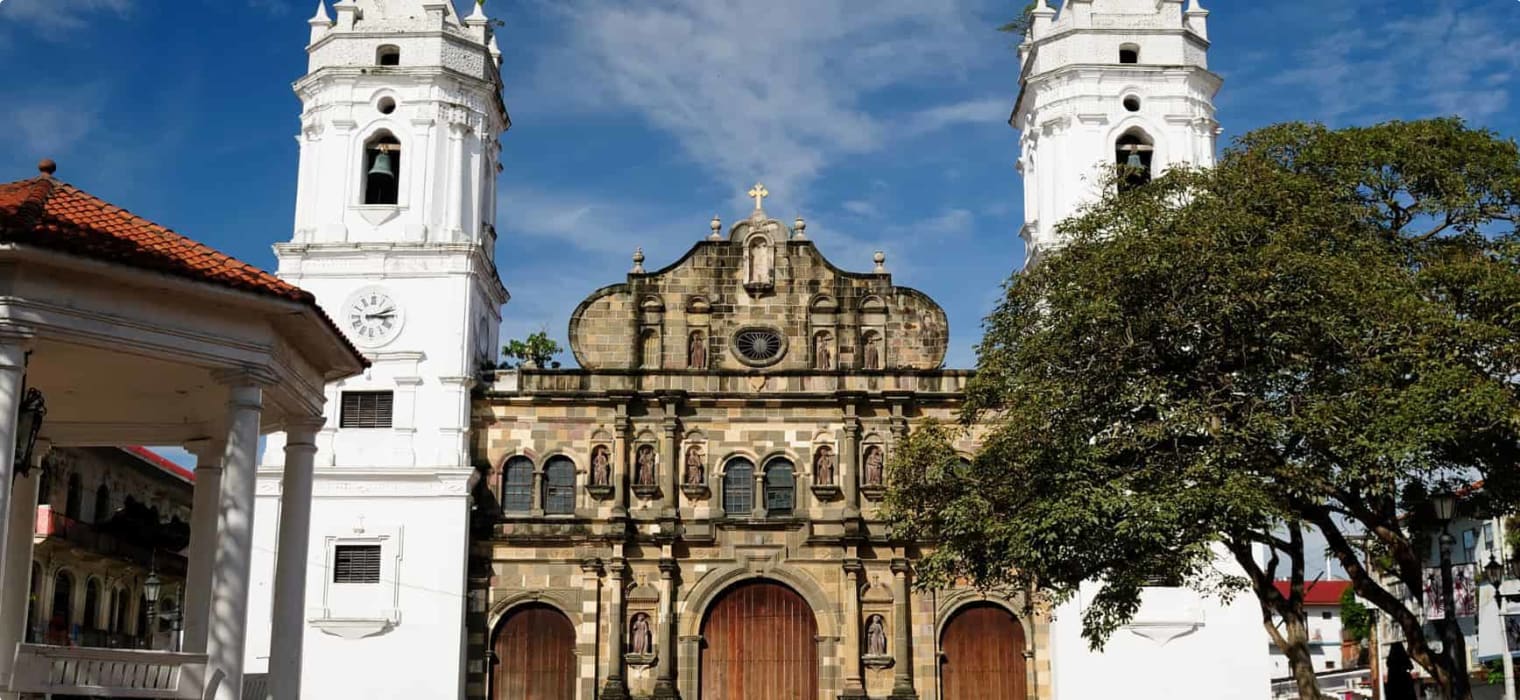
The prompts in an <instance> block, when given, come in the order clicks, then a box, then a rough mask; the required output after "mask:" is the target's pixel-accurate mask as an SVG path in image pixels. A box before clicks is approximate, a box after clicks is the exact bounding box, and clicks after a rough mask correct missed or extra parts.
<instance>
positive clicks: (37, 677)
mask: <svg viewBox="0 0 1520 700" xmlns="http://www.w3.org/2000/svg"><path fill="white" fill-rule="evenodd" d="M205 680H206V655H205V654H179V653H170V652H164V651H130V650H124V649H88V648H83V647H55V646H45V645H40V644H22V645H19V646H17V648H16V675H15V678H14V679H13V680H12V681H11V688H10V689H11V690H12V691H14V692H21V693H43V694H55V695H79V696H85V697H102V698H173V699H184V700H189V699H191V698H199V697H201V692H202V690H203V688H204V685H205Z"/></svg>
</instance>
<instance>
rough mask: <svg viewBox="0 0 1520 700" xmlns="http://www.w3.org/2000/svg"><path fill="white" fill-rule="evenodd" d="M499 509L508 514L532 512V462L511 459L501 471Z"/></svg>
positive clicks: (525, 458)
mask: <svg viewBox="0 0 1520 700" xmlns="http://www.w3.org/2000/svg"><path fill="white" fill-rule="evenodd" d="M501 509H502V510H503V511H506V512H508V513H527V512H528V511H531V510H533V460H530V459H528V458H527V457H513V458H512V459H509V460H507V465H506V466H505V467H503V468H502V470H501Z"/></svg>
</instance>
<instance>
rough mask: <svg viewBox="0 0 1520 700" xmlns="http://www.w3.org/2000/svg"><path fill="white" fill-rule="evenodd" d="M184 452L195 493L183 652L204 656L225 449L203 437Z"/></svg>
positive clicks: (215, 441)
mask: <svg viewBox="0 0 1520 700" xmlns="http://www.w3.org/2000/svg"><path fill="white" fill-rule="evenodd" d="M185 449H186V450H188V451H189V452H190V453H192V454H194V455H195V494H194V496H193V500H192V501H191V504H190V561H189V564H188V565H187V568H186V569H185V610H184V616H185V617H184V639H185V643H184V650H185V651H187V652H190V653H192V654H204V653H205V652H206V620H207V617H208V616H209V615H210V613H211V565H212V562H213V560H214V559H215V558H216V540H217V514H218V513H219V512H220V511H221V508H220V502H221V496H222V457H223V456H224V454H225V450H226V446H225V445H224V443H223V442H222V441H220V440H212V439H209V438H207V439H201V440H192V441H190V442H188V443H185Z"/></svg>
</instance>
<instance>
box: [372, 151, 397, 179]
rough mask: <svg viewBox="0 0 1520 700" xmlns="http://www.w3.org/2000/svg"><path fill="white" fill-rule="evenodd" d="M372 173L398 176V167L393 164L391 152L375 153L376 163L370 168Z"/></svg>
mask: <svg viewBox="0 0 1520 700" xmlns="http://www.w3.org/2000/svg"><path fill="white" fill-rule="evenodd" d="M369 174H370V175H383V176H385V177H392V178H393V177H396V169H395V168H394V167H392V166H391V154H389V153H386V152H385V151H381V152H380V153H378V154H376V155H375V164H374V165H371V166H370V168H369Z"/></svg>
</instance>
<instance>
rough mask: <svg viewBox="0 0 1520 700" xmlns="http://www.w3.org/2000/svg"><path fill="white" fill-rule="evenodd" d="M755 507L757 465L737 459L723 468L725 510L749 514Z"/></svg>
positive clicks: (742, 514)
mask: <svg viewBox="0 0 1520 700" xmlns="http://www.w3.org/2000/svg"><path fill="white" fill-rule="evenodd" d="M754 509H755V465H754V464H751V463H750V461H749V460H747V459H736V460H734V461H732V462H729V463H728V468H726V469H724V470H723V512H725V513H727V514H728V515H730V516H747V515H749V513H750V511H752V510H754Z"/></svg>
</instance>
